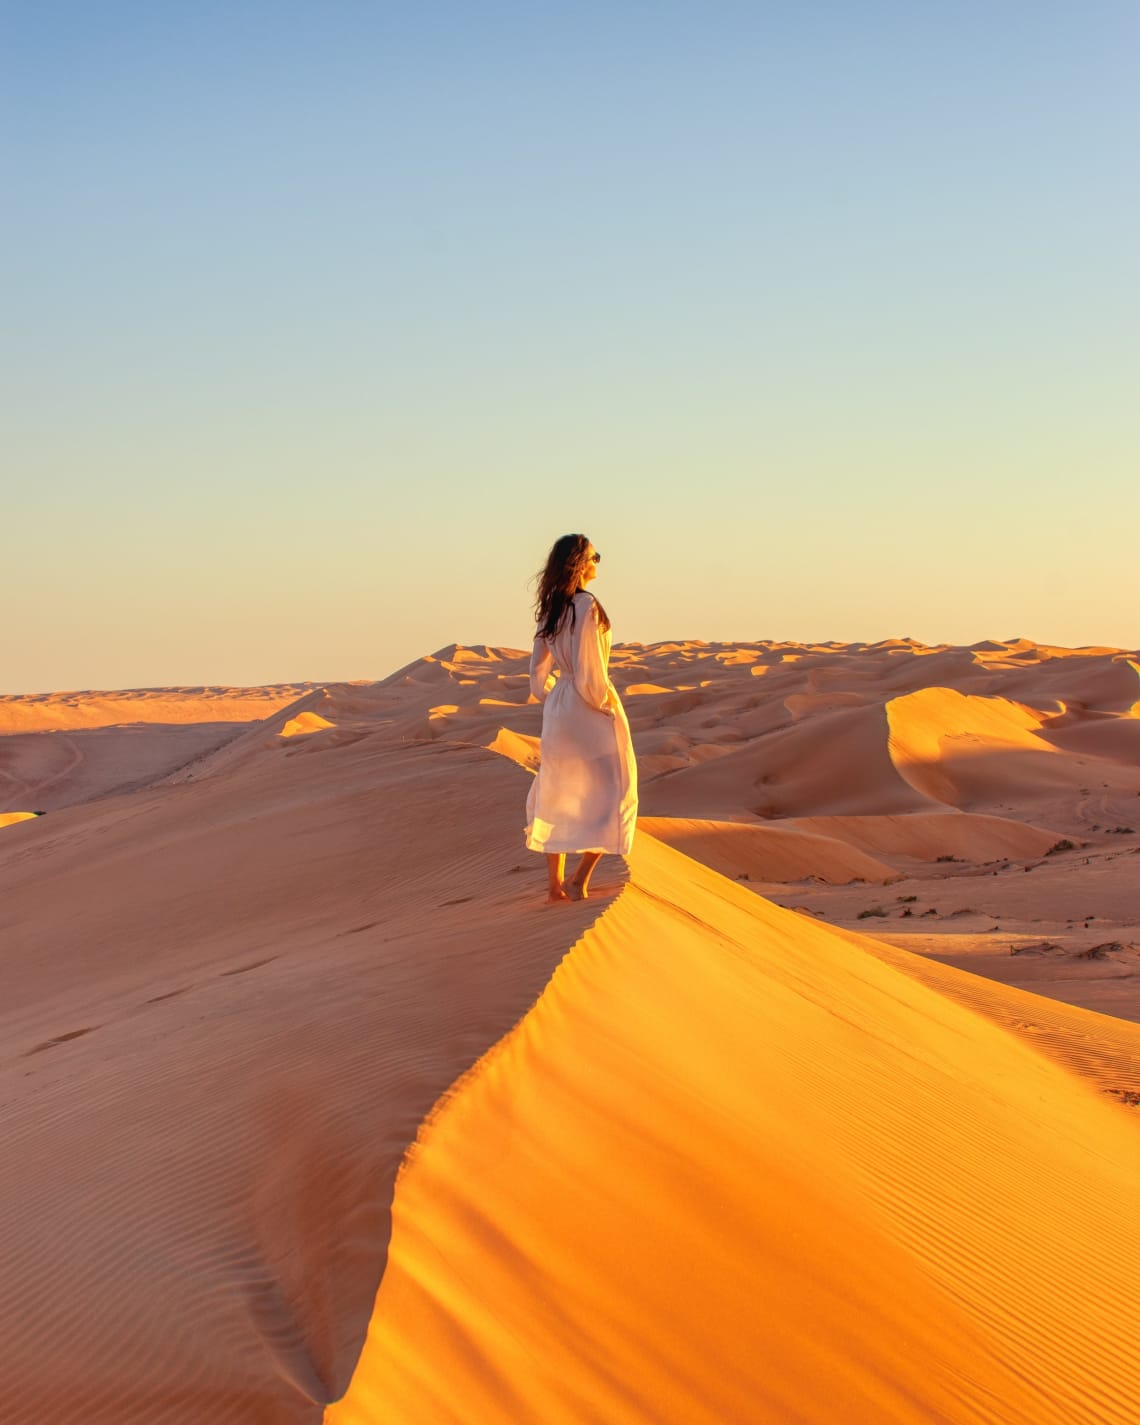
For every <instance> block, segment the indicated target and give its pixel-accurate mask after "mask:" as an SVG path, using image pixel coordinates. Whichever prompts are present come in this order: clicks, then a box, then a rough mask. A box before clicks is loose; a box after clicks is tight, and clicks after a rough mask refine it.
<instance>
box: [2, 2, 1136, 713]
mask: <svg viewBox="0 0 1140 1425" xmlns="http://www.w3.org/2000/svg"><path fill="white" fill-rule="evenodd" d="M0 26H2V28H0V122H2V133H3V137H2V138H0V164H2V168H0V177H2V180H3V195H4V209H5V215H4V220H3V223H2V224H0V257H2V259H3V273H4V289H5V290H4V300H3V314H2V320H0V343H2V347H3V356H2V359H3V370H2V371H0V402H2V403H3V432H4V433H3V446H2V458H3V464H4V469H3V472H2V473H0V537H2V539H3V551H4V552H3V567H4V573H5V575H6V576H7V578H6V581H5V590H6V595H7V597H6V599H5V602H4V618H3V620H2V621H0V691H2V692H32V691H43V690H48V689H63V688H90V687H126V686H147V685H156V684H171V683H201V682H226V683H243V684H256V683H263V682H272V681H284V680H293V679H318V680H331V679H340V678H373V677H380V676H383V675H384V674H386V673H388V672H390V671H392V670H393V669H394V668H396V667H398V666H399V665H401V664H402V663H405V662H408V661H410V660H411V659H412V658H415V657H417V656H418V655H420V654H422V653H425V652H428V651H431V650H433V649H435V648H438V647H440V646H442V645H444V644H446V643H450V642H454V641H457V640H458V641H460V642H468V643H474V642H491V643H502V644H507V645H511V646H515V647H521V646H525V645H527V644H528V643H529V637H530V629H531V626H532V625H531V616H530V608H529V605H530V600H531V597H532V595H531V593H530V590H529V589H528V587H527V579H528V577H529V576H530V575H531V574H532V573H533V571H534V570H535V568H536V567H537V566H538V565H539V564H540V563H541V561H542V558H543V556H544V554H545V552H546V549H547V548H548V546H549V544H550V543H551V541H552V540H553V539H554V538H555V537H556V536H557V535H559V534H561V533H563V532H565V531H567V530H583V531H585V532H586V533H587V534H588V535H589V536H590V537H591V538H592V539H593V540H594V542H595V544H596V546H597V547H598V549H599V550H601V551H602V553H603V556H604V558H603V565H602V574H601V577H600V579H599V580H598V582H597V584H596V585H595V589H596V590H597V592H598V594H599V596H600V597H601V598H602V599H603V601H604V602H605V603H606V606H607V608H608V609H609V611H610V614H611V617H612V618H613V620H614V624H615V635H616V636H617V637H618V638H619V639H640V640H645V641H650V640H657V639H665V638H706V639H710V640H713V639H757V638H796V639H843V640H867V641H873V640H877V639H879V638H883V637H889V636H902V635H909V636H912V637H915V638H921V639H925V640H927V641H930V642H935V641H952V642H973V641H974V640H976V639H981V638H987V637H993V638H1006V637H1013V636H1025V637H1029V638H1034V639H1037V640H1039V641H1050V642H1059V643H1070V644H1083V643H1110V644H1117V645H1121V646H1125V647H1136V646H1137V645H1140V599H1138V597H1137V573H1136V554H1135V551H1136V544H1137V530H1138V517H1140V480H1138V478H1137V477H1138V473H1140V166H1138V165H1137V162H1136V152H1137V144H1138V138H1140V7H1138V6H1137V5H1136V3H1135V0H1068V3H1061V2H1060V0H930V3H922V4H916V3H914V0H802V3H800V2H797V3H794V4H793V3H788V0H778V3H764V0H687V3H679V0H415V3H408V0H401V3H394V0H393V3H387V0H324V3H313V0H305V3H300V0H194V3H193V4H184V5H169V4H158V3H153V0H134V3H129V2H128V0H100V3H98V4H95V3H89V0H35V3H30V0H29V3H15V0H0Z"/></svg>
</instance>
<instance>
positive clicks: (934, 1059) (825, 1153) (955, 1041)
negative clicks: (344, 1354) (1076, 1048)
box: [325, 836, 1140, 1425]
mask: <svg viewBox="0 0 1140 1425" xmlns="http://www.w3.org/2000/svg"><path fill="white" fill-rule="evenodd" d="M908 960H910V961H913V960H914V957H909V956H908V957H903V956H901V955H896V956H894V957H892V960H891V962H890V963H886V962H884V961H882V960H880V959H878V958H877V957H876V956H874V955H872V954H870V953H868V951H867V949H866V948H865V947H863V946H861V945H860V944H859V943H858V942H857V939H856V938H855V937H853V936H851V935H849V934H848V935H843V934H840V933H837V932H835V931H833V930H831V929H829V928H826V927H822V926H812V925H808V924H806V923H805V922H804V921H803V920H802V918H800V917H797V916H794V915H792V914H790V913H789V912H786V911H781V910H779V909H778V908H776V907H773V906H771V905H769V904H767V903H765V902H764V901H762V900H761V899H759V898H757V897H754V896H751V895H750V893H749V892H748V891H747V890H745V889H743V888H739V887H737V886H736V885H734V884H733V883H732V882H729V881H727V880H726V879H724V878H722V877H719V876H717V875H715V873H712V872H710V871H707V870H705V869H704V868H699V867H695V866H694V865H693V863H692V862H691V861H689V860H687V859H686V858H684V857H683V856H681V855H680V854H679V853H677V852H675V851H671V850H669V849H668V848H665V847H664V846H662V845H661V844H660V843H657V842H655V841H654V840H653V839H652V838H651V837H649V836H645V837H644V838H642V840H641V841H640V842H639V845H638V848H637V850H636V852H635V857H634V866H633V875H632V878H631V882H630V885H629V886H628V887H627V889H626V890H625V891H623V892H622V894H621V896H620V897H619V898H618V899H617V900H616V901H615V902H613V903H612V904H611V905H610V906H609V907H608V908H607V910H606V913H605V914H604V915H603V917H602V918H601V919H600V920H598V921H597V922H595V924H594V925H593V926H592V927H591V928H590V930H589V931H587V933H586V934H585V936H584V937H583V939H582V940H581V941H580V942H579V943H578V945H577V946H575V948H574V949H573V950H572V952H571V954H570V956H569V957H568V958H567V959H566V960H565V961H564V962H563V964H562V965H561V966H560V967H559V969H558V970H557V971H556V972H555V975H554V978H553V980H552V982H551V984H550V986H549V987H548V988H547V990H546V991H545V992H544V994H543V996H542V998H541V999H540V1000H539V1002H538V1004H537V1005H536V1006H535V1008H534V1009H533V1010H532V1011H531V1012H530V1014H529V1015H528V1016H527V1017H526V1019H524V1020H523V1022H522V1024H521V1025H519V1026H518V1027H517V1028H516V1029H515V1030H514V1031H513V1032H512V1034H511V1035H510V1036H508V1037H507V1038H506V1040H505V1041H503V1042H502V1043H501V1044H500V1045H498V1046H497V1047H496V1048H495V1049H494V1050H492V1051H491V1052H490V1053H489V1054H488V1055H487V1056H486V1057H485V1058H484V1060H483V1061H482V1062H481V1063H480V1065H479V1066H478V1067H477V1069H476V1070H475V1071H474V1072H473V1073H472V1074H471V1075H469V1076H468V1078H467V1080H466V1081H465V1082H464V1083H463V1084H462V1085H460V1086H459V1089H458V1091H457V1092H456V1093H455V1094H453V1095H452V1096H449V1098H448V1099H447V1100H446V1101H445V1102H444V1104H443V1105H442V1106H441V1107H440V1109H439V1110H437V1112H436V1113H435V1114H434V1115H433V1116H432V1118H431V1119H429V1121H428V1123H427V1124H426V1125H425V1127H424V1128H423V1129H422V1130H421V1133H420V1135H419V1138H418V1141H417V1144H416V1147H415V1149H414V1150H413V1151H412V1153H411V1154H410V1155H409V1158H408V1160H407V1162H406V1165H405V1167H404V1169H403V1170H402V1173H401V1176H400V1178H399V1180H398V1182H397V1188H396V1197H395V1202H394V1207H393V1219H394V1233H393V1239H392V1243H391V1248H390V1252H389V1259H388V1268H387V1271H386V1272H385V1275H384V1278H383V1280H382V1282H381V1285H380V1290H379V1292H378V1294H377V1300H376V1305H375V1310H374V1312H373V1317H372V1322H371V1325H370V1328H369V1335H368V1340H367V1343H366V1345H365V1348H364V1351H363V1353H362V1356H361V1360H360V1364H359V1366H358V1368H357V1372H356V1374H355V1376H354V1378H353V1382H352V1385H351V1387H350V1389H349V1391H348V1392H347V1394H346V1396H345V1398H344V1400H343V1401H341V1402H339V1403H338V1404H336V1405H333V1406H331V1407H330V1408H329V1409H328V1410H327V1411H326V1413H325V1421H326V1425H363V1422H366V1421H374V1420H377V1419H385V1420H387V1421H391V1422H394V1425H399V1422H402V1421H409V1422H412V1421H416V1422H420V1421H424V1420H429V1419H430V1420H432V1421H436V1422H441V1425H442V1422H447V1421H456V1422H459V1421H461V1420H470V1419H473V1418H474V1419H478V1420H480V1421H486V1422H495V1421H503V1422H506V1421H511V1420H518V1419H519V1418H530V1419H541V1420H543V1421H544V1422H551V1425H557V1422H561V1421H566V1422H570V1421H580V1420H582V1419H604V1420H607V1421H614V1422H618V1421H621V1422H637V1421H643V1422H650V1421H655V1422H664V1421H678V1422H680V1421H685V1422H703V1421H707V1422H709V1425H712V1422H714V1421H724V1420H733V1421H741V1422H744V1421H752V1420H755V1421H762V1420H771V1419H796V1420H801V1421H805V1422H810V1421H820V1422H824V1421H827V1422H833V1421H834V1420H836V1419H844V1420H851V1421H864V1420H865V1421H871V1420H875V1421H899V1422H904V1421H905V1422H914V1423H915V1425H918V1423H919V1422H923V1425H925V1422H928V1421H930V1420H945V1421H963V1422H964V1421H971V1422H972V1421H986V1422H998V1421H1000V1422H1003V1423H1004V1425H1012V1422H1022V1421H1024V1422H1026V1425H1028V1422H1034V1425H1046V1422H1057V1425H1061V1422H1072V1421H1073V1420H1087V1421H1094V1420H1095V1421H1098V1422H1106V1425H1107V1422H1124V1421H1126V1420H1130V1419H1131V1418H1132V1409H1133V1403H1134V1401H1135V1399H1136V1395H1137V1391H1138V1389H1140V1344H1138V1343H1137V1342H1136V1341H1135V1340H1134V1338H1133V1337H1132V1336H1131V1334H1130V1333H1129V1332H1128V1331H1127V1328H1126V1323H1127V1322H1128V1321H1129V1320H1130V1319H1131V1312H1132V1305H1131V1303H1132V1301H1133V1300H1134V1298H1135V1293H1136V1289H1137V1285H1138V1277H1140V1266H1138V1265H1137V1263H1136V1261H1135V1259H1134V1256H1133V1255H1132V1254H1129V1253H1122V1252H1121V1251H1120V1244H1121V1243H1122V1242H1123V1241H1126V1240H1128V1238H1129V1235H1130V1231H1131V1228H1130V1224H1131V1223H1132V1222H1134V1220H1135V1215H1136V1213H1137V1211H1138V1210H1140V1176H1138V1173H1137V1170H1138V1169H1140V1134H1138V1133H1137V1131H1136V1125H1135V1123H1134V1121H1132V1120H1131V1119H1130V1117H1129V1114H1128V1112H1127V1111H1126V1110H1124V1109H1122V1108H1120V1107H1117V1106H1116V1105H1114V1104H1113V1103H1111V1102H1108V1101H1106V1100H1105V1099H1103V1098H1098V1097H1097V1096H1096V1094H1095V1093H1094V1092H1092V1091H1091V1090H1090V1088H1088V1087H1086V1085H1085V1084H1084V1083H1082V1082H1081V1081H1080V1079H1079V1077H1077V1075H1076V1074H1075V1073H1073V1072H1070V1071H1069V1070H1068V1069H1066V1068H1065V1067H1062V1066H1061V1065H1059V1064H1058V1063H1055V1062H1051V1061H1050V1060H1049V1059H1048V1058H1046V1057H1044V1056H1043V1055H1041V1054H1040V1053H1038V1052H1036V1051H1035V1049H1034V1048H1033V1047H1031V1046H1030V1045H1029V1044H1027V1042H1026V1041H1025V1039H1024V1038H1023V1037H1022V1036H1019V1035H1018V1034H1017V1033H1016V1032H1015V1031H1013V1030H1012V1029H1011V1028H1009V1027H1001V1026H999V1025H997V1024H996V1023H995V1022H994V1021H993V1020H992V1019H989V1018H985V1017H982V1016H980V1015H979V1014H977V1013H975V1012H973V1011H972V1010H971V1009H970V1008H968V1007H967V1006H966V1005H964V1004H963V1003H961V1002H956V1001H954V1000H952V999H951V998H948V997H947V996H945V995H942V994H939V993H936V992H934V991H932V990H931V988H930V987H929V986H928V985H927V984H926V983H924V980H923V978H922V976H921V975H920V976H919V977H917V978H915V977H912V976H911V975H909V974H908V973H906V968H905V967H906V962H907V961H908ZM945 973H947V974H952V973H953V972H945ZM962 978H963V979H966V978H968V977H965V976H962ZM988 993H989V994H990V995H991V996H992V997H995V998H997V999H1000V998H1001V996H1002V994H1003V993H1006V994H1008V993H1009V992H1003V991H1001V990H1000V989H999V988H998V987H996V986H992V985H991V986H988ZM1024 998H1026V999H1028V998H1029V997H1028V996H1025V997H1024ZM1053 1013H1054V1016H1055V1017H1056V1018H1057V1019H1059V1020H1063V1019H1064V1018H1065V1012H1064V1011H1063V1010H1061V1009H1060V1008H1054V1010H1053ZM916 1031H921V1032H920V1033H919V1032H916ZM1118 1038H1119V1042H1118V1044H1117V1049H1118V1051H1119V1054H1120V1055H1122V1056H1124V1057H1126V1058H1127V1059H1128V1060H1129V1062H1130V1065H1131V1071H1132V1079H1131V1082H1132V1083H1133V1084H1137V1085H1140V1029H1136V1028H1134V1027H1132V1026H1125V1027H1124V1028H1123V1030H1122V1032H1121V1033H1120V1035H1119V1037H1118ZM999 1085H1000V1091H995V1090H996V1089H997V1087H998V1086H999Z"/></svg>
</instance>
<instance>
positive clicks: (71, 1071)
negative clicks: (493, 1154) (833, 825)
mask: <svg viewBox="0 0 1140 1425" xmlns="http://www.w3.org/2000/svg"><path fill="white" fill-rule="evenodd" d="M288 747H289V744H288V743H286V742H283V743H281V744H280V745H279V746H277V747H273V748H265V747H263V748H262V749H261V750H260V752H259V754H258V755H256V756H253V755H251V756H250V757H249V758H248V759H247V760H246V761H245V762H244V763H243V764H241V765H240V766H235V767H231V768H230V769H229V771H228V773H227V775H225V776H219V777H216V778H210V779H206V780H204V781H203V782H201V783H200V784H198V783H192V784H187V785H185V786H180V787H173V788H172V787H164V788H157V789H152V790H150V791H146V792H140V793H135V794H133V795H130V796H124V797H119V798H115V799H112V800H106V801H101V802H96V803H92V804H91V805H88V806H84V807H78V808H72V809H70V810H67V811H62V812H59V813H57V814H55V815H53V816H49V817H42V818H38V819H36V820H35V821H31V822H27V823H25V824H22V825H17V826H12V827H8V828H5V830H4V832H3V837H4V840H3V842H2V843H0V906H2V907H3V911H2V919H3V927H4V929H3V951H4V953H3V957H2V960H0V977H2V995H0V1006H2V1009H0V1014H2V1039H0V1044H2V1056H0V1140H2V1141H3V1144H4V1153H3V1155H2V1156H0V1204H2V1207H0V1337H2V1339H3V1343H4V1345H3V1353H2V1354H3V1366H2V1369H0V1418H2V1419H3V1420H4V1421H5V1423H6V1425H31V1422H39V1421H41V1420H44V1419H51V1420H54V1421H59V1422H64V1421H75V1422H79V1421H82V1422H83V1423H84V1425H128V1422H139V1425H142V1422H146V1425H158V1422H170V1425H176V1423H177V1425H186V1422H190V1421H199V1420H205V1419H209V1420H210V1421H211V1422H213V1425H226V1422H232V1425H239V1422H240V1425H250V1422H254V1425H284V1422H291V1421H306V1420H307V1421H314V1420H316V1419H318V1418H319V1414H320V1406H321V1404H322V1403H323V1402H325V1401H327V1400H330V1399H332V1398H334V1397H335V1396H336V1395H338V1394H339V1393H340V1392H341V1391H343V1389H344V1387H345V1385H346V1384H347V1381H348V1378H349V1374H350V1372H351V1369H352V1367H353V1365H354V1363H355V1361H356V1358H357V1355H358V1352H359V1349H360V1344H361V1341H362V1339H363V1335H364V1330H365V1327H366V1324H367V1320H368V1313H369V1310H370V1307H371V1304H372V1299H373V1295H374V1293H375V1290H376V1284H377V1281H378V1280H379V1277H380V1274H381V1271H382V1270H383V1264H384V1254H385V1249H386V1244H387V1239H388V1230H389V1218H388V1208H389V1200H390V1195H391V1190H392V1184H393V1181H394V1177H395V1173H396V1169H397V1165H398V1164H399V1162H400V1159H401V1157H402V1155H403V1153H404V1151H405V1149H406V1147H407V1145H408V1143H409V1142H411V1141H412V1139H413V1138H414V1135H415V1132H416V1128H417V1126H418V1124H419V1123H420V1122H421V1120H422V1119H423V1117H424V1115H425V1114H426V1113H427V1112H428V1110H429V1109H430V1107H431V1105H432V1104H433V1103H434V1102H435V1101H436V1099H437V1098H438V1097H439V1095H440V1094H441V1093H443V1092H444V1091H445V1090H446V1089H447V1087H448V1085H449V1084H451V1083H452V1082H453V1081H454V1080H455V1079H456V1078H457V1077H459V1076H461V1075H462V1074H463V1073H464V1072H465V1071H466V1070H467V1069H468V1068H469V1067H470V1065H471V1064H472V1063H474V1062H475V1061H476V1060H477V1059H478V1058H479V1056H480V1055H481V1054H482V1053H483V1052H484V1051H485V1050H486V1049H487V1048H488V1046H489V1045H491V1044H493V1043H494V1042H495V1041H496V1040H498V1039H499V1038H500V1036H501V1035H502V1034H503V1033H504V1032H506V1031H507V1030H508V1029H509V1028H510V1027H511V1025H512V1024H514V1023H515V1022H516V1021H517V1020H518V1019H519V1017H520V1016H521V1015H522V1014H523V1013H524V1012H525V1011H526V1009H527V1008H528V1007H529V1005H530V1004H532V1003H533V1001H534V1000H535V998H536V997H537V995H538V994H539V993H540V991H541V989H542V987H543V985H544V984H545V982H546V981H547V979H548V978H549V975H550V973H551V971H552V969H553V967H554V965H555V964H556V963H557V962H558V960H559V958H560V957H561V956H562V954H563V953H564V951H565V949H566V947H567V945H568V944H569V943H570V941H571V940H572V939H573V938H574V936H575V935H576V934H577V933H578V932H579V931H580V930H581V929H582V928H583V927H584V926H586V925H587V924H588V923H589V922H590V920H591V919H592V918H593V917H594V916H595V915H596V914H597V908H598V906H599V905H600V904H601V902H600V901H599V902H594V901H592V902H590V903H588V904H585V905H581V906H572V907H558V912H559V914H558V915H557V916H555V915H551V914H549V913H548V911H547V908H546V907H545V906H543V904H542V901H541V894H542V891H541V887H542V881H543V877H542V867H541V864H540V863H539V862H538V858H533V865H532V864H531V863H530V862H529V861H526V862H524V858H523V857H522V855H521V854H520V852H519V851H518V849H517V844H518V843H517V840H516V839H515V838H514V837H511V836H509V835H505V836H494V837H489V836H487V835H486V834H485V829H486V828H487V827H488V826H502V827H508V828H509V827H520V828H521V819H522V796H523V795H524V794H525V785H520V783H521V782H522V781H523V779H522V777H521V774H520V773H518V772H517V771H516V770H515V769H514V768H512V767H510V766H509V765H508V764H507V763H505V762H503V761H502V760H501V759H499V758H496V757H493V756H491V755H490V754H488V753H486V752H483V751H480V750H478V749H470V748H461V747H454V746H447V745H434V744H428V745H417V746H409V747H400V746H396V747H392V746H390V745H388V744H386V743H385V742H384V741H383V739H372V740H370V739H368V738H361V739H359V740H358V741H356V742H355V743H353V744H351V745H350V746H348V747H346V748H338V747H335V746H331V747H327V748H326V749H325V750H324V752H323V753H320V754H319V755H308V756H303V757H300V758H294V757H291V756H289V755H288ZM443 806H446V807H447V815H446V816H441V815H440V808H441V807H443ZM610 880H611V882H612V881H613V874H612V872H611V874H610ZM13 927H16V928H18V934H16V933H13Z"/></svg>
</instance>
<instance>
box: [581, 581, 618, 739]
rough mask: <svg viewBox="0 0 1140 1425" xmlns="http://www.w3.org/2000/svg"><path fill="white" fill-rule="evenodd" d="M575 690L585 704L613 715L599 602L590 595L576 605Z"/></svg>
mask: <svg viewBox="0 0 1140 1425" xmlns="http://www.w3.org/2000/svg"><path fill="white" fill-rule="evenodd" d="M574 690H575V692H577V694H578V696H579V697H580V698H581V699H582V701H583V702H584V703H586V704H587V706H589V707H592V708H595V709H596V710H597V711H598V712H606V713H610V715H611V716H612V715H613V709H612V707H611V702H612V699H611V695H610V679H609V674H608V673H607V671H606V660H605V657H604V656H603V654H602V630H601V628H600V627H599V626H598V606H597V604H596V603H595V602H594V601H593V599H591V600H590V602H589V604H588V606H587V607H586V608H584V609H583V608H579V609H578V620H577V622H576V623H575V625H574Z"/></svg>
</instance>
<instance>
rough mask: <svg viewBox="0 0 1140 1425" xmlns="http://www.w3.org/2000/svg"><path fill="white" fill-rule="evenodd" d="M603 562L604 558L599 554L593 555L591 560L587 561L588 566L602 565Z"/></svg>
mask: <svg viewBox="0 0 1140 1425" xmlns="http://www.w3.org/2000/svg"><path fill="white" fill-rule="evenodd" d="M601 562H602V556H601V555H600V554H598V553H594V554H591V555H590V557H589V559H587V560H586V563H587V564H600V563H601Z"/></svg>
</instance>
